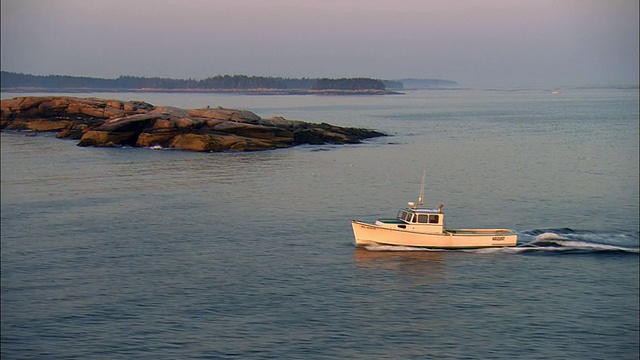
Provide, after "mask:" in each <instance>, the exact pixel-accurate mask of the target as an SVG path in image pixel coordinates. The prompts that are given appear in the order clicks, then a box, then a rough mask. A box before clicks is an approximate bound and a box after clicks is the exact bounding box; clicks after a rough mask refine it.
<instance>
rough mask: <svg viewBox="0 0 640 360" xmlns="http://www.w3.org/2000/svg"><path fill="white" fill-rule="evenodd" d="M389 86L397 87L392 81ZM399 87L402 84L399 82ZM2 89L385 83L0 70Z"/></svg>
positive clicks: (361, 86) (373, 85) (378, 85)
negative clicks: (107, 76)
mask: <svg viewBox="0 0 640 360" xmlns="http://www.w3.org/2000/svg"><path fill="white" fill-rule="evenodd" d="M388 83H393V84H392V85H394V86H395V87H398V86H397V85H398V84H396V82H388ZM399 84H400V86H399V87H402V83H399ZM0 85H1V87H2V88H25V87H33V88H44V89H107V90H127V89H167V90H178V89H184V90H187V89H202V90H205V89H243V90H246V89H313V90H324V89H339V90H369V89H375V90H385V89H386V86H385V82H383V81H382V80H376V79H370V78H343V79H326V78H323V79H313V78H282V77H268V76H247V75H217V76H212V77H208V78H206V79H202V80H195V79H170V78H160V77H140V76H120V77H118V78H116V79H102V78H93V77H84V76H68V75H31V74H22V73H14V72H7V71H2V72H1V74H0Z"/></svg>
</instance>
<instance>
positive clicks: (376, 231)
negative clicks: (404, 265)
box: [351, 220, 518, 249]
mask: <svg viewBox="0 0 640 360" xmlns="http://www.w3.org/2000/svg"><path fill="white" fill-rule="evenodd" d="M351 226H352V228H353V235H354V237H355V245H356V246H367V245H392V246H410V247H427V248H438V249H472V248H486V247H508V246H516V244H517V242H518V234H517V233H516V232H515V231H513V230H509V229H446V230H445V231H444V232H443V233H425V232H418V231H412V230H411V229H395V228H389V227H384V226H379V225H375V224H368V223H365V222H361V221H358V220H352V221H351Z"/></svg>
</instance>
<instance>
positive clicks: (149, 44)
mask: <svg viewBox="0 0 640 360" xmlns="http://www.w3.org/2000/svg"><path fill="white" fill-rule="evenodd" d="M0 4H1V7H2V8H1V17H2V18H1V23H0V24H1V30H2V32H1V36H2V38H1V42H0V45H1V48H2V52H1V63H0V64H1V67H2V70H4V71H12V72H21V73H29V74H37V75H50V74H51V75H74V76H91V77H104V78H116V77H118V76H120V75H132V76H147V77H154V76H158V77H169V78H176V79H186V78H193V79H204V78H207V77H209V76H214V75H225V74H244V75H258V76H281V77H311V78H315V77H330V78H339V77H360V76H363V77H372V78H377V79H383V80H392V79H401V78H407V77H413V78H431V79H434V78H435V79H448V80H453V81H457V82H458V83H459V84H460V85H461V86H466V87H483V86H484V87H488V86H516V87H526V86H543V87H557V86H589V85H631V84H638V76H639V75H638V68H639V64H638V40H639V39H638V34H639V31H640V30H639V27H638V23H639V21H638V18H639V9H638V0H2V2H1V3H0Z"/></svg>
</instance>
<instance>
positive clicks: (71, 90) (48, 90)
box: [0, 87, 404, 95]
mask: <svg viewBox="0 0 640 360" xmlns="http://www.w3.org/2000/svg"><path fill="white" fill-rule="evenodd" d="M0 91H1V92H13V93H33V92H43V93H87V92H111V93H119V92H134V93H203V94H238V95H404V93H402V92H398V91H391V90H377V89H364V90H339V89H325V90H311V89H155V88H139V89H106V88H55V89H52V88H43V87H7V88H1V89H0Z"/></svg>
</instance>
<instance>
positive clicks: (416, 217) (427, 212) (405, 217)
mask: <svg viewBox="0 0 640 360" xmlns="http://www.w3.org/2000/svg"><path fill="white" fill-rule="evenodd" d="M377 224H378V225H382V226H384V227H388V228H396V229H402V230H409V231H416V232H425V233H443V232H444V214H443V213H442V207H441V206H440V207H439V208H438V209H426V208H417V207H409V208H403V209H400V211H398V216H397V217H396V218H395V219H378V221H377Z"/></svg>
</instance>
